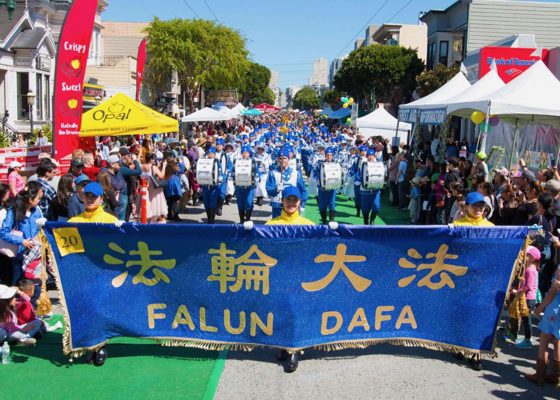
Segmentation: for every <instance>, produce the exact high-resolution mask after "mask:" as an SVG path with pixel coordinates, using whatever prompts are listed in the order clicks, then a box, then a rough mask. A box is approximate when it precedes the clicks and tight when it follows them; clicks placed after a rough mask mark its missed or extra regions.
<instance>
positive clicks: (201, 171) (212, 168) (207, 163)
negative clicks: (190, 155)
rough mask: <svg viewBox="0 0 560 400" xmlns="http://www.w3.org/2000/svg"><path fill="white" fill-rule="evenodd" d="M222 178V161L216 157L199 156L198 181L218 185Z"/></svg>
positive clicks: (207, 184) (202, 183)
mask: <svg viewBox="0 0 560 400" xmlns="http://www.w3.org/2000/svg"><path fill="white" fill-rule="evenodd" d="M219 178H220V162H219V161H218V160H217V159H215V158H199V159H198V160H197V161H196V183H198V184H199V185H204V186H216V185H218V183H219V182H218V181H219Z"/></svg>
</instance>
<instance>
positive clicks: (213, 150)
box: [206, 147, 216, 154]
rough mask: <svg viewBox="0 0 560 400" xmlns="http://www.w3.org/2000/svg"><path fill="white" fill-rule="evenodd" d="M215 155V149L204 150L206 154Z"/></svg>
mask: <svg viewBox="0 0 560 400" xmlns="http://www.w3.org/2000/svg"><path fill="white" fill-rule="evenodd" d="M210 153H212V154H216V148H214V147H210V148H209V149H208V150H206V154H210Z"/></svg>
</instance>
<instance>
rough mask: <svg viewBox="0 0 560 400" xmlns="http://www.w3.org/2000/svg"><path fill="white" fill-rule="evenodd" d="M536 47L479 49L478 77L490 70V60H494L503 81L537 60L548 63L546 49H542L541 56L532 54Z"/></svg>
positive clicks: (515, 75) (523, 70)
mask: <svg viewBox="0 0 560 400" xmlns="http://www.w3.org/2000/svg"><path fill="white" fill-rule="evenodd" d="M535 50H537V49H528V48H524V47H490V46H486V47H483V48H482V49H480V58H479V60H480V61H479V64H478V79H481V78H482V77H483V76H484V75H486V74H487V73H488V71H490V66H491V65H492V61H495V62H496V67H497V71H498V75H499V77H500V78H502V80H503V81H504V82H505V83H509V82H511V81H512V80H514V79H515V78H517V77H518V76H519V75H521V74H522V73H523V72H525V71H526V70H528V69H529V68H530V67H531V66H532V65H533V64H534V63H536V62H537V61H539V60H543V62H544V63H545V64H546V65H548V50H547V49H543V50H542V56H536V55H533V53H535Z"/></svg>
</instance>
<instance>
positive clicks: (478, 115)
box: [471, 111, 486, 125]
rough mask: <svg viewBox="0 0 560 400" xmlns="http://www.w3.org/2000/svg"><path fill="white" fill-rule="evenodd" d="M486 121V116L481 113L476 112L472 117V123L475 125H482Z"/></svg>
mask: <svg viewBox="0 0 560 400" xmlns="http://www.w3.org/2000/svg"><path fill="white" fill-rule="evenodd" d="M485 119H486V114H484V113H483V112H480V111H475V112H473V113H472V115H471V121H472V122H474V123H475V124H477V125H478V124H481V123H482V122H483V121H484V120H485Z"/></svg>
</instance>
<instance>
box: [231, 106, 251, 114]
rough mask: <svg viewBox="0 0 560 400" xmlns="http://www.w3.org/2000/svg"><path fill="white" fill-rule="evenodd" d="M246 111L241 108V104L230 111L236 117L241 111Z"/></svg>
mask: <svg viewBox="0 0 560 400" xmlns="http://www.w3.org/2000/svg"><path fill="white" fill-rule="evenodd" d="M246 110H247V109H246V108H245V107H243V104H241V103H237V105H236V106H235V107H233V108H232V109H231V111H233V112H234V113H235V114H236V115H239V114H241V112H242V111H246Z"/></svg>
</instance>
